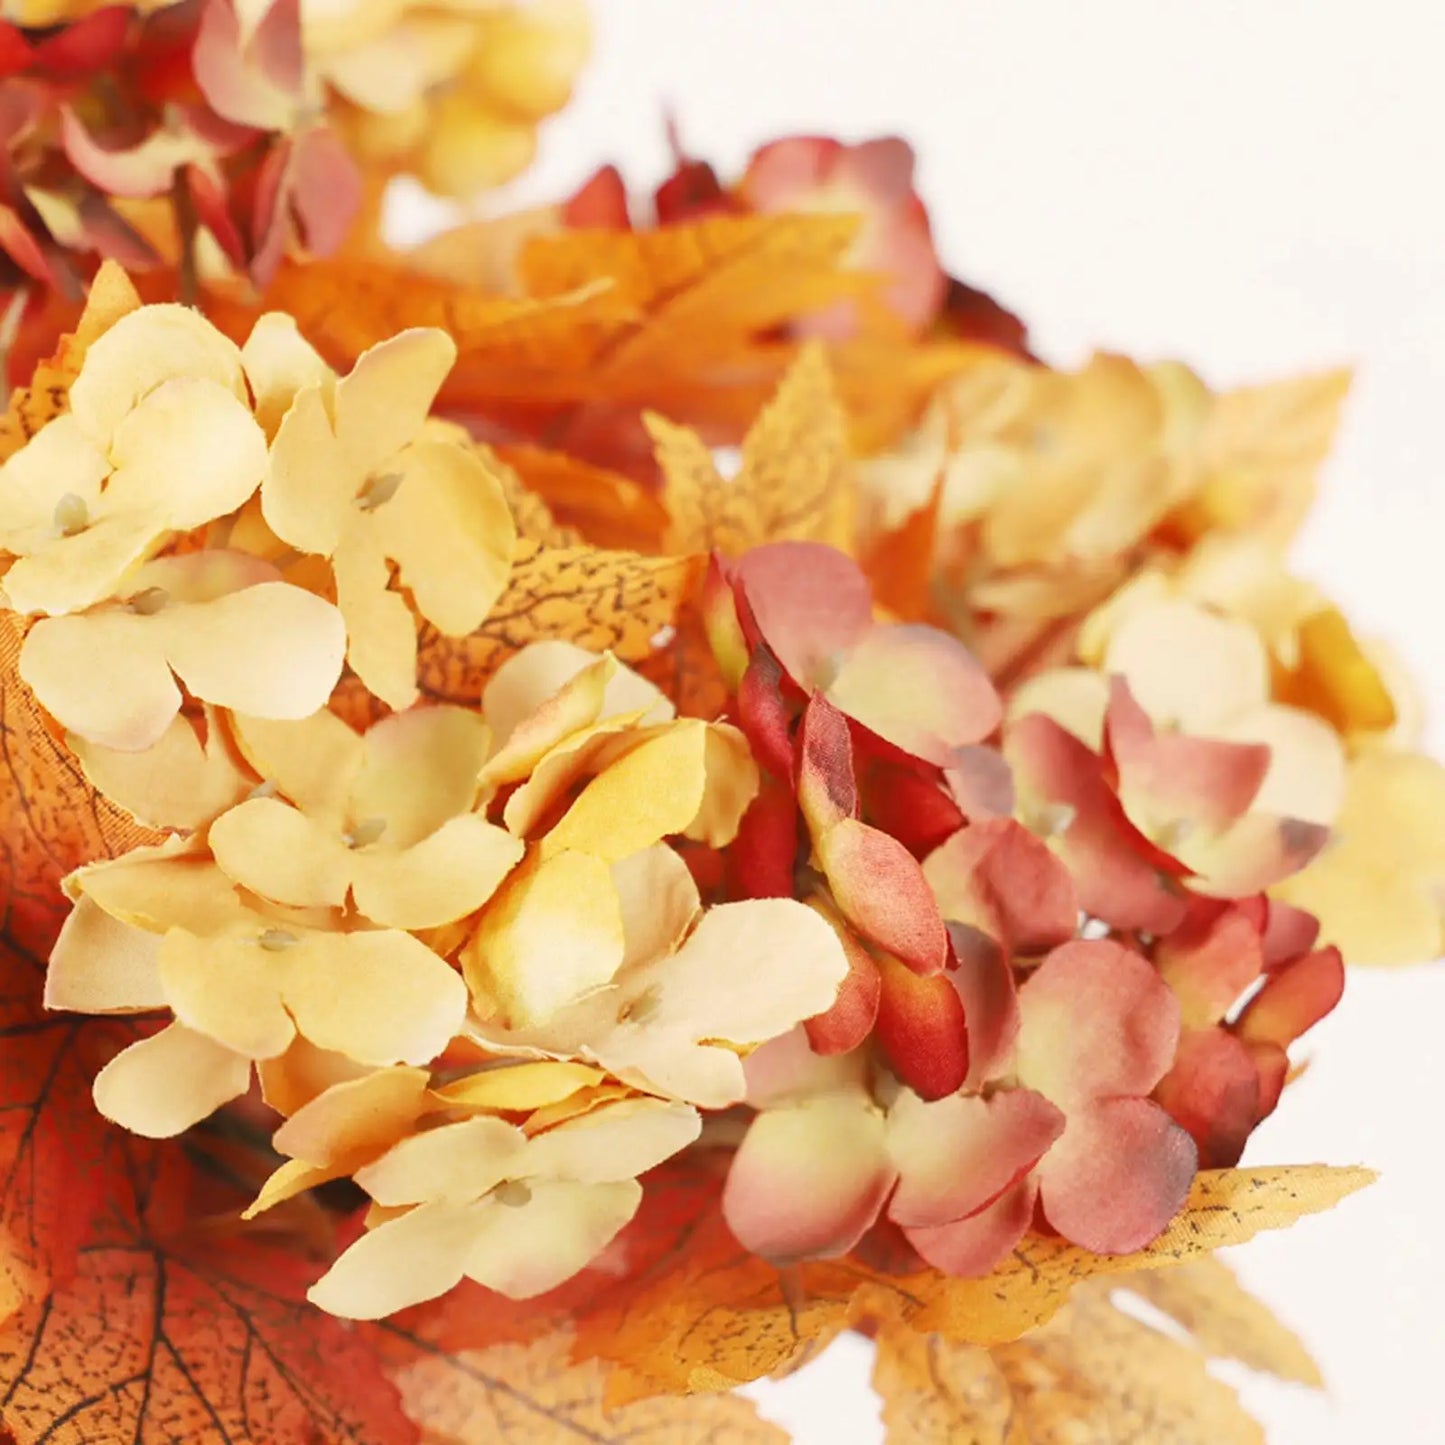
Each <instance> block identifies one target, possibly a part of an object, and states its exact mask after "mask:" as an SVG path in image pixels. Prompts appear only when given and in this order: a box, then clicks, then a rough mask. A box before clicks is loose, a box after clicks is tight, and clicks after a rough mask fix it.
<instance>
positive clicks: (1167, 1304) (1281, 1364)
mask: <svg viewBox="0 0 1445 1445" xmlns="http://www.w3.org/2000/svg"><path fill="white" fill-rule="evenodd" d="M1117 1283H1118V1286H1119V1287H1120V1288H1121V1289H1125V1290H1128V1292H1129V1293H1130V1294H1134V1295H1137V1296H1138V1297H1139V1298H1140V1299H1142V1300H1147V1301H1148V1303H1149V1304H1151V1305H1153V1306H1154V1308H1155V1309H1158V1310H1162V1311H1163V1312H1164V1313H1165V1314H1166V1315H1168V1316H1169V1317H1170V1319H1172V1320H1173V1321H1174V1322H1175V1323H1176V1324H1177V1325H1180V1326H1181V1327H1182V1328H1183V1329H1185V1330H1187V1331H1188V1333H1189V1334H1190V1335H1191V1336H1192V1338H1193V1340H1194V1343H1195V1345H1196V1346H1197V1347H1198V1348H1199V1349H1200V1350H1202V1351H1203V1352H1204V1353H1205V1354H1206V1355H1208V1356H1210V1358H1212V1359H1216V1360H1238V1361H1239V1362H1240V1363H1241V1364H1244V1365H1248V1366H1249V1367H1250V1369H1252V1370H1258V1371H1259V1372H1260V1373H1261V1374H1266V1375H1273V1376H1274V1377H1275V1378H1276V1379H1278V1380H1291V1381H1293V1382H1294V1383H1295V1384H1299V1385H1308V1386H1310V1387H1311V1388H1313V1389H1321V1388H1323V1384H1324V1382H1323V1381H1322V1380H1321V1378H1320V1371H1319V1366H1318V1365H1316V1364H1315V1362H1314V1361H1313V1360H1312V1359H1311V1358H1310V1354H1309V1351H1308V1350H1306V1349H1305V1347H1304V1345H1303V1343H1302V1342H1301V1341H1300V1338H1299V1336H1298V1335H1297V1334H1295V1332H1294V1331H1293V1330H1292V1329H1290V1327H1289V1326H1288V1325H1286V1324H1283V1323H1281V1321H1280V1320H1278V1319H1276V1318H1275V1316H1274V1314H1273V1312H1272V1311H1271V1310H1270V1308H1269V1307H1268V1306H1267V1305H1266V1304H1264V1303H1263V1302H1262V1301H1260V1300H1257V1299H1255V1297H1254V1296H1253V1295H1252V1294H1250V1293H1249V1292H1248V1291H1247V1290H1246V1289H1244V1288H1243V1287H1242V1286H1241V1285H1240V1283H1239V1281H1238V1280H1237V1279H1236V1278H1235V1277H1234V1272H1233V1271H1232V1270H1231V1269H1230V1268H1229V1266H1228V1265H1227V1264H1225V1263H1224V1261H1223V1260H1220V1259H1215V1258H1213V1257H1206V1258H1204V1259H1195V1260H1190V1261H1189V1263H1187V1264H1181V1265H1178V1266H1177V1267H1175V1268H1173V1269H1157V1270H1148V1271H1141V1272H1140V1273H1138V1274H1130V1275H1124V1276H1123V1277H1122V1278H1121V1279H1119V1280H1118V1281H1117Z"/></svg>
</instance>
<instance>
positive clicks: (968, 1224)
mask: <svg viewBox="0 0 1445 1445" xmlns="http://www.w3.org/2000/svg"><path fill="white" fill-rule="evenodd" d="M1038 1194H1039V1186H1038V1180H1037V1179H1035V1178H1034V1177H1032V1176H1030V1177H1029V1178H1027V1179H1024V1180H1022V1181H1021V1182H1020V1183H1018V1184H1016V1185H1014V1187H1013V1188H1012V1189H1010V1190H1008V1191H1007V1193H1004V1194H1001V1195H1000V1196H999V1197H998V1198H997V1199H996V1200H995V1201H994V1202H993V1203H992V1204H990V1205H989V1206H988V1208H987V1209H982V1210H980V1211H979V1212H978V1213H977V1214H974V1215H971V1216H970V1217H969V1218H967V1219H960V1220H958V1221H956V1222H955V1223H953V1224H943V1225H938V1226H936V1227H934V1228H932V1229H908V1230H905V1231H904V1233H905V1234H906V1236H907V1238H908V1242H909V1244H911V1245H912V1246H913V1247H914V1249H916V1250H917V1251H918V1253H919V1254H920V1255H921V1256H922V1258H923V1259H925V1260H926V1261H927V1262H928V1263H929V1264H931V1265H932V1266H933V1267H934V1268H935V1269H941V1270H942V1271H943V1272H944V1274H947V1275H952V1276H953V1277H954V1278H955V1279H982V1278H983V1277H984V1276H985V1275H989V1274H992V1273H993V1271H994V1270H995V1269H997V1268H998V1266H999V1265H1000V1264H1002V1263H1003V1261H1004V1260H1005V1259H1007V1258H1008V1256H1009V1255H1010V1253H1012V1251H1013V1249H1014V1248H1015V1246H1016V1245H1017V1244H1018V1242H1019V1241H1020V1240H1021V1239H1022V1238H1023V1237H1024V1235H1025V1234H1027V1233H1028V1230H1029V1226H1030V1225H1031V1224H1032V1223H1033V1222H1034V1205H1035V1203H1036V1202H1037V1200H1038Z"/></svg>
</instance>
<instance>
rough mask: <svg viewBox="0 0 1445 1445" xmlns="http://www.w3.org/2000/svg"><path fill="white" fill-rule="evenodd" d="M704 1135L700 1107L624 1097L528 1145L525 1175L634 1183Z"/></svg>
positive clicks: (585, 1181)
mask: <svg viewBox="0 0 1445 1445" xmlns="http://www.w3.org/2000/svg"><path fill="white" fill-rule="evenodd" d="M701 1133H702V1118H701V1117H700V1116H699V1114H698V1112H697V1110H696V1109H694V1108H692V1107H690V1106H689V1105H687V1104H678V1103H673V1102H670V1101H668V1100H666V1099H636V1098H634V1099H624V1100H622V1101H621V1102H619V1103H616V1104H608V1105H605V1106H604V1107H603V1108H600V1109H593V1110H591V1111H590V1112H589V1113H586V1114H583V1115H581V1116H580V1117H578V1118H575V1119H570V1120H568V1121H567V1122H566V1123H565V1124H559V1125H558V1126H557V1127H556V1128H555V1129H549V1130H548V1131H547V1132H546V1133H545V1134H537V1135H535V1136H534V1137H533V1138H531V1139H530V1140H529V1141H528V1143H527V1151H526V1157H525V1158H524V1159H523V1161H522V1164H523V1172H524V1173H525V1176H526V1177H527V1178H529V1179H531V1178H552V1179H573V1180H576V1181H577V1182H578V1183H579V1184H609V1183H613V1182H615V1181H617V1180H623V1179H636V1178H637V1177H638V1176H639V1175H641V1174H645V1173H646V1172H647V1171H648V1170H649V1169H654V1168H656V1167H657V1165H659V1164H661V1163H662V1162H663V1160H664V1159H671V1158H672V1156H673V1155H674V1154H677V1153H680V1152H681V1151H682V1150H683V1149H686V1148H687V1146H688V1145H689V1144H691V1143H693V1141H694V1140H696V1139H697V1137H698V1135H699V1134H701Z"/></svg>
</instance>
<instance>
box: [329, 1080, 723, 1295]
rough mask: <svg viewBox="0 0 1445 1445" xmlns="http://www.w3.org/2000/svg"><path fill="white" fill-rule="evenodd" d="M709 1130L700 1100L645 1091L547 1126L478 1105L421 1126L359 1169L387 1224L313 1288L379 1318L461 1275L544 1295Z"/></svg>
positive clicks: (580, 1264)
mask: <svg viewBox="0 0 1445 1445" xmlns="http://www.w3.org/2000/svg"><path fill="white" fill-rule="evenodd" d="M701 1130H702V1120H701V1118H700V1117H699V1115H698V1113H697V1111H696V1110H695V1109H692V1108H689V1107H688V1106H686V1105H684V1104H679V1103H674V1102H669V1101H667V1100H664V1099H652V1098H641V1097H633V1098H625V1099H621V1100H618V1101H616V1102H611V1103H604V1104H602V1105H601V1106H600V1107H597V1108H593V1109H589V1110H587V1111H586V1112H584V1113H580V1114H577V1115H575V1116H573V1117H571V1118H567V1119H565V1120H564V1121H563V1122H561V1123H559V1124H557V1125H556V1126H555V1127H552V1128H546V1129H542V1130H540V1131H538V1132H532V1131H531V1130H530V1129H523V1128H521V1127H519V1126H517V1125H516V1124H512V1123H509V1122H508V1121H506V1120H505V1119H502V1118H499V1117H497V1116H495V1115H480V1116H478V1117H475V1118H471V1119H463V1120H458V1121H457V1122H454V1123H446V1124H440V1125H438V1126H437V1127H435V1128H432V1129H428V1130H424V1131H422V1132H418V1133H414V1134H411V1135H410V1136H408V1137H407V1138H405V1139H402V1140H401V1141H399V1142H398V1143H397V1144H395V1145H393V1146H392V1148H391V1149H389V1150H388V1151H387V1152H386V1153H384V1154H382V1155H381V1157H380V1158H378V1159H376V1160H375V1161H374V1162H372V1163H370V1164H367V1165H365V1166H363V1167H362V1168H361V1169H359V1170H358V1171H357V1172H356V1175H355V1178H356V1182H357V1183H358V1184H360V1185H361V1186H362V1188H363V1189H365V1190H366V1191H367V1193H368V1194H370V1195H371V1197H372V1198H373V1199H374V1200H375V1201H376V1204H377V1205H378V1206H379V1209H378V1210H377V1211H376V1220H377V1222H375V1223H374V1225H373V1227H372V1228H371V1229H369V1230H368V1231H367V1233H366V1234H364V1235H362V1237H361V1238H360V1239H359V1240H357V1241H356V1243H355V1244H353V1245H352V1246H351V1247H350V1249H348V1250H346V1251H345V1253H343V1254H342V1255H341V1257H340V1258H339V1259H338V1260H337V1261H336V1262H335V1263H334V1264H333V1265H332V1266H331V1268H330V1269H329V1270H328V1271H327V1272H326V1274H325V1275H324V1276H322V1278H321V1279H320V1280H319V1281H318V1282H317V1283H316V1284H315V1285H313V1286H312V1288H311V1290H310V1291H309V1292H308V1297H309V1298H310V1299H311V1300H312V1301H313V1303H315V1304H318V1305H320V1306H321V1307H322V1308H323V1309H326V1310H329V1311H330V1312H331V1313H332V1314H337V1315H342V1316H345V1317H346V1318H350V1319H378V1318H380V1317H381V1316H383V1315H388V1314H393V1313H395V1312H396V1311H397V1310H400V1309H405V1308H406V1307H407V1306H409V1305H413V1304H418V1303H420V1302H421V1301H423V1300H427V1299H432V1298H434V1297H435V1296H436V1295H439V1294H443V1293H445V1292H446V1291H447V1290H449V1289H451V1288H452V1287H453V1286H455V1285H457V1284H459V1283H460V1282H461V1280H462V1279H463V1278H469V1279H473V1280H475V1281H476V1282H477V1283H478V1284H482V1285H486V1286H487V1287H488V1288H489V1289H494V1290H496V1291H497V1292H498V1293H500V1294H504V1295H508V1296H510V1297H511V1298H514V1299H527V1298H530V1297H531V1296H533V1295H538V1294H543V1293H545V1292H546V1291H547V1290H549V1289H553V1288H555V1287H556V1286H557V1285H559V1284H561V1283H562V1282H563V1281H564V1280H567V1279H570V1278H571V1277H572V1276H573V1275H574V1274H576V1273H577V1271H578V1270H580V1269H582V1268H584V1267H585V1266H586V1265H587V1264H589V1263H590V1262H591V1261H592V1260H593V1259H594V1258H596V1256H597V1255H598V1254H600V1253H601V1252H602V1250H603V1249H605V1248H606V1247H607V1245H608V1244H610V1243H611V1242H612V1240H613V1238H615V1236H616V1235H617V1233H618V1231H619V1230H620V1229H621V1228H622V1227H623V1226H624V1225H625V1224H626V1223H627V1222H628V1220H630V1219H631V1218H632V1216H633V1215H634V1214H635V1213H636V1212H637V1207H638V1205H639V1204H640V1203H641V1202H642V1186H641V1185H640V1184H639V1183H638V1182H637V1181H638V1175H640V1174H644V1173H646V1172H647V1170H649V1169H652V1168H654V1167H655V1166H656V1165H658V1164H661V1163H662V1162H663V1160H665V1159H669V1158H671V1157H672V1156H673V1155H674V1154H676V1153H678V1152H679V1151H680V1150H682V1149H685V1148H686V1147H687V1146H688V1145H689V1144H691V1143H692V1142H693V1141H694V1140H695V1139H696V1138H697V1137H698V1135H699V1133H700V1132H701ZM398 1211H400V1212H398Z"/></svg>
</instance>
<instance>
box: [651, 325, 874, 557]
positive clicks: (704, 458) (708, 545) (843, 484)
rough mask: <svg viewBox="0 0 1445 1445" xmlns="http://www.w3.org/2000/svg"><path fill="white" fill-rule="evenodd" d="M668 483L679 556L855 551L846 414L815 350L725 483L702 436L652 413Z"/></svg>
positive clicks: (765, 415)
mask: <svg viewBox="0 0 1445 1445" xmlns="http://www.w3.org/2000/svg"><path fill="white" fill-rule="evenodd" d="M644 421H645V422H646V424H647V428H648V431H649V433H650V434H651V436H652V439H653V444H654V446H655V448H656V453H657V462H658V466H659V467H660V469H661V471H662V477H663V501H664V503H665V505H666V507H667V511H668V513H669V515H670V517H671V520H672V527H671V530H670V532H669V534H668V545H669V547H670V548H671V550H673V551H675V552H702V551H711V550H714V549H716V550H718V551H720V552H723V553H724V554H726V555H728V556H738V555H740V554H741V553H743V552H745V551H747V549H748V548H749V547H756V546H759V545H760V544H762V543H764V542H781V541H788V540H798V541H815V542H833V543H836V544H839V545H842V546H847V544H848V543H849V541H850V540H851V539H850V532H851V520H852V516H851V514H852V493H851V490H850V486H851V483H850V478H849V476H848V460H849V459H848V442H847V436H846V430H845V418H844V415H843V412H842V410H841V409H840V407H839V405H838V401H837V398H836V396H835V394H834V391H833V385H832V381H831V379H830V377H829V373H828V360H827V353H826V352H825V351H824V349H823V347H822V346H820V345H817V344H812V345H809V346H807V347H805V348H804V349H803V351H802V352H801V353H800V354H799V356H798V359H797V361H795V362H794V363H793V365H792V366H791V367H790V368H789V369H788V372H787V375H786V376H784V378H783V381H782V384H781V385H780V386H779V387H778V390H777V394H776V395H775V396H774V397H773V400H772V401H771V402H770V403H769V405H768V406H767V407H765V408H764V410H763V412H762V413H761V415H760V416H759V417H758V419H757V421H756V422H754V423H753V425H752V427H751V428H750V429H749V431H748V435H747V438H746V440H745V441H744V442H743V455H742V466H741V468H740V469H739V471H738V473H737V475H736V476H734V477H731V478H724V477H723V476H722V475H721V474H720V473H719V471H718V469H717V466H716V464H715V462H714V461H713V457H712V453H711V451H710V450H709V449H708V447H707V445H706V444H705V443H704V442H703V440H702V438H701V437H699V436H698V435H697V433H696V432H693V431H690V430H688V429H687V428H685V427H679V426H675V425H674V424H672V423H671V422H668V421H665V420H664V419H663V418H661V417H659V416H655V415H651V414H649V415H647V416H645V417H644Z"/></svg>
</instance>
